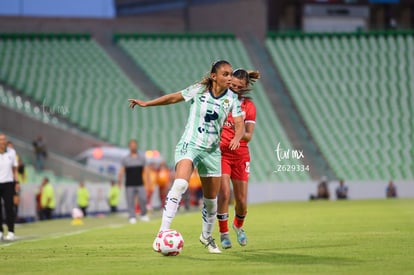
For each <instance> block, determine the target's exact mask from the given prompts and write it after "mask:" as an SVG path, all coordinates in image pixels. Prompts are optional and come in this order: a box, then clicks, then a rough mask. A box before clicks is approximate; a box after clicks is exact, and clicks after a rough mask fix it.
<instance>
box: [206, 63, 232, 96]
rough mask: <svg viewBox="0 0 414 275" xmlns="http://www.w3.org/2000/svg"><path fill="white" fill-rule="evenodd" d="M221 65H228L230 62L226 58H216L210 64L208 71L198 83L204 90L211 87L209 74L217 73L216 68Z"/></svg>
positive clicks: (211, 82)
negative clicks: (216, 59)
mask: <svg viewBox="0 0 414 275" xmlns="http://www.w3.org/2000/svg"><path fill="white" fill-rule="evenodd" d="M223 65H230V66H231V64H230V62H228V61H226V60H218V61H216V62H214V63H213V64H212V65H211V69H210V73H209V74H208V75H207V76H205V77H204V78H203V79H201V81H200V84H201V85H204V86H205V87H206V91H209V90H211V89H212V88H213V79H211V74H214V73H217V70H218V69H219V68H220V67H221V66H223Z"/></svg>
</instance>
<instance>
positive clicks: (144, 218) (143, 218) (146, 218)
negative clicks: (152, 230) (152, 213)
mask: <svg viewBox="0 0 414 275" xmlns="http://www.w3.org/2000/svg"><path fill="white" fill-rule="evenodd" d="M140 219H141V221H142V222H149V221H150V219H149V217H148V216H147V215H144V216H141V218H140Z"/></svg>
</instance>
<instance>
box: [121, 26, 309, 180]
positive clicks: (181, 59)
mask: <svg viewBox="0 0 414 275" xmlns="http://www.w3.org/2000/svg"><path fill="white" fill-rule="evenodd" d="M115 40H116V41H117V44H118V45H119V46H120V47H121V48H122V49H123V50H124V51H125V52H127V54H128V55H130V56H131V58H132V59H133V60H134V61H135V62H136V64H137V65H138V66H141V68H142V69H143V70H144V71H145V72H146V73H147V74H148V76H149V78H150V79H151V80H152V81H153V82H154V83H155V84H156V85H157V86H159V87H160V89H161V90H162V91H164V92H165V93H170V92H174V91H179V90H181V89H183V88H185V87H186V85H189V84H191V83H195V82H197V81H199V80H200V79H201V77H202V76H204V75H206V74H207V73H208V70H209V68H210V67H211V64H212V62H214V61H216V60H219V59H227V60H229V61H230V62H231V63H232V64H233V66H234V68H238V67H244V68H247V69H254V67H253V65H252V62H251V61H250V59H249V57H248V53H247V52H246V50H245V48H244V46H243V44H242V42H241V41H240V40H238V39H236V38H235V37H234V36H233V35H228V34H125V35H123V34H119V35H116V36H115ZM161 64H162V65H161ZM253 90H254V92H252V93H251V97H252V98H253V100H254V101H255V103H256V105H257V109H258V112H257V121H258V123H257V124H256V130H255V137H254V139H253V141H252V142H251V149H252V150H251V151H252V159H254V161H252V164H251V165H252V171H253V172H252V176H251V180H252V181H256V182H263V181H276V182H286V181H292V180H293V181H294V180H296V181H301V180H308V179H309V175H308V173H307V172H304V173H303V172H302V173H301V172H286V171H285V172H282V173H275V172H274V171H275V170H276V167H277V164H278V163H277V157H276V152H275V150H276V148H277V143H278V142H280V143H281V144H282V146H283V147H284V148H291V147H292V146H291V144H290V141H289V139H288V137H287V136H286V134H285V132H284V130H283V128H282V127H281V125H280V122H279V119H278V118H277V116H276V114H275V113H274V111H273V108H272V105H271V104H270V103H269V100H268V98H267V96H266V94H265V92H264V88H263V86H262V84H261V82H260V81H259V82H258V83H256V84H255V86H254V89H253ZM155 109H157V110H158V112H165V116H166V117H169V120H168V122H169V124H168V126H167V127H168V129H171V130H174V131H171V133H172V135H170V136H171V137H173V139H174V140H175V141H174V142H171V141H169V144H170V145H169V146H170V147H171V148H174V146H175V142H176V141H177V140H178V138H179V136H180V133H181V131H182V129H183V128H184V126H185V122H186V117H187V112H188V106H187V105H186V104H185V103H183V104H178V105H174V106H166V107H163V108H155ZM138 112H140V113H141V112H143V111H141V110H139V111H138ZM154 125H157V123H156V124H154ZM154 130H156V129H154ZM163 131H165V129H161V130H160V132H159V136H162V135H165V134H163V133H162V132H163ZM155 141H156V140H155ZM158 143H159V144H161V143H162V141H160V140H159V141H158ZM166 147H168V146H166ZM280 164H290V165H292V166H293V165H301V162H300V161H298V160H289V161H284V162H282V163H280Z"/></svg>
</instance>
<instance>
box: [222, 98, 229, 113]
mask: <svg viewBox="0 0 414 275" xmlns="http://www.w3.org/2000/svg"><path fill="white" fill-rule="evenodd" d="M229 107H230V100H228V99H227V98H226V99H225V100H224V101H223V108H224V109H226V110H227V109H228V108H229Z"/></svg>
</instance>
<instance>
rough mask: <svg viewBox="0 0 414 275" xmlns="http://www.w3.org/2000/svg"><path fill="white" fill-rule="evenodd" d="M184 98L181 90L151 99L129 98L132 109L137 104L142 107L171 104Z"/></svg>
mask: <svg viewBox="0 0 414 275" xmlns="http://www.w3.org/2000/svg"><path fill="white" fill-rule="evenodd" d="M183 100H184V97H183V95H182V93H181V92H175V93H172V94H167V95H163V96H161V97H158V98H156V99H153V100H150V101H143V100H139V99H133V98H130V99H128V101H129V107H130V108H132V109H134V107H135V106H136V105H138V106H140V107H149V106H159V105H169V104H175V103H178V102H180V101H183Z"/></svg>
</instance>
